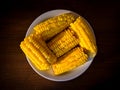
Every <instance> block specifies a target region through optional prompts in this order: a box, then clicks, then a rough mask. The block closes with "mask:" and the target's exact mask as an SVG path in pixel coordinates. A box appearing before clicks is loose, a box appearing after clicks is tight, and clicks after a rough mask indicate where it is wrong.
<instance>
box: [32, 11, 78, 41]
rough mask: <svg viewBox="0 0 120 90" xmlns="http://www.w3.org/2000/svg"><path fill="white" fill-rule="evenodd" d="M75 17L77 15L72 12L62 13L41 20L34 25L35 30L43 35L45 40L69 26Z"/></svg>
mask: <svg viewBox="0 0 120 90" xmlns="http://www.w3.org/2000/svg"><path fill="white" fill-rule="evenodd" d="M75 19H76V18H75V16H74V15H73V14H71V13H65V14H61V15H58V16H55V17H52V18H50V19H48V20H46V21H43V22H41V23H40V24H38V25H36V26H35V27H34V30H35V31H36V32H37V33H40V34H41V35H42V37H43V40H49V39H50V38H51V37H53V36H54V35H56V34H57V33H59V32H61V31H62V30H64V29H65V28H66V27H68V26H69V25H70V23H72V22H73V21H75Z"/></svg>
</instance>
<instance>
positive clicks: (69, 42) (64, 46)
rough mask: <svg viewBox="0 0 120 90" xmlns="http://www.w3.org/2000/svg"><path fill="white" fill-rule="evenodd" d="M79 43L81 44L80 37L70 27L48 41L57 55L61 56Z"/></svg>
mask: <svg viewBox="0 0 120 90" xmlns="http://www.w3.org/2000/svg"><path fill="white" fill-rule="evenodd" d="M77 44H79V39H78V37H77V36H76V33H75V32H74V31H72V30H70V29H67V30H64V31H62V32H61V33H60V34H59V35H57V36H56V37H54V38H53V39H52V40H51V41H50V42H48V44H47V45H48V47H49V48H50V49H51V50H52V51H53V52H54V53H55V54H56V56H57V57H60V56H61V55H63V54H65V53H66V52H68V51H69V50H71V49H72V48H73V47H75V46H76V45H77Z"/></svg>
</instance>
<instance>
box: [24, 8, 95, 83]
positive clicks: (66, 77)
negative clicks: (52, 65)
mask: <svg viewBox="0 0 120 90" xmlns="http://www.w3.org/2000/svg"><path fill="white" fill-rule="evenodd" d="M69 12H70V13H73V14H75V15H76V16H78V14H77V13H75V12H73V11H69V10H62V9H57V10H51V11H48V12H45V13H43V14H42V15H40V16H39V17H38V18H36V19H35V20H34V21H33V23H32V24H31V25H30V27H29V29H28V31H27V33H26V36H28V35H29V34H30V33H31V31H32V30H33V27H34V26H35V25H37V24H38V23H40V22H41V21H43V20H45V19H48V18H50V17H53V16H57V15H59V14H62V13H69ZM91 30H92V32H93V29H92V28H91ZM93 33H94V32H93ZM26 58H27V61H28V62H29V64H30V66H31V67H32V68H33V70H34V71H35V72H36V73H37V74H39V75H40V76H42V77H44V78H46V79H48V80H52V81H68V80H72V79H74V78H76V77H78V76H80V75H81V74H83V73H84V72H85V71H86V70H87V69H88V67H89V66H90V64H91V63H92V61H93V58H89V60H88V61H87V62H86V63H85V64H83V65H81V66H79V67H78V68H76V69H74V70H72V71H70V72H68V73H66V74H62V75H59V76H55V75H53V74H52V71H40V70H38V69H36V68H35V66H34V65H33V64H32V62H31V61H30V60H29V58H28V57H26Z"/></svg>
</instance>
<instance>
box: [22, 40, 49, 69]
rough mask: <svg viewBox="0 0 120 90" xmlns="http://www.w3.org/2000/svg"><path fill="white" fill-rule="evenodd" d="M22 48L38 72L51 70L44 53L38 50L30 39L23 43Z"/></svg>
mask: <svg viewBox="0 0 120 90" xmlns="http://www.w3.org/2000/svg"><path fill="white" fill-rule="evenodd" d="M20 47H21V49H22V50H23V52H24V53H25V55H26V56H27V57H28V58H29V59H30V61H31V62H32V63H33V65H34V66H35V67H36V68H37V69H38V70H48V69H49V68H50V65H49V63H48V62H47V61H46V59H45V58H44V56H43V55H42V53H41V52H40V51H39V50H37V49H36V47H35V46H34V45H33V44H32V43H30V42H29V41H28V39H27V40H25V41H22V42H21V44H20Z"/></svg>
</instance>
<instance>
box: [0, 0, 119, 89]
mask: <svg viewBox="0 0 120 90" xmlns="http://www.w3.org/2000/svg"><path fill="white" fill-rule="evenodd" d="M5 5H6V6H7V7H6V8H5ZM0 7H1V12H0V89H1V90H6V89H8V90H11V89H12V90H36V89H37V90H56V89H57V90H63V89H64V90H66V89H71V90H73V89H81V90H93V89H98V88H99V89H110V88H113V87H114V88H119V87H118V84H117V81H119V80H120V79H119V76H120V74H119V72H120V70H119V69H120V53H119V50H120V48H119V46H120V44H119V32H120V31H119V30H120V29H119V21H118V18H119V17H118V16H119V11H120V7H119V4H118V3H113V2H109V3H107V2H106V3H105V2H104V3H103V2H102V1H101V2H98V1H96V2H92V1H91V2H90V1H89V2H88V1H84V2H81V1H79V0H71V1H70V0H64V1H62V0H60V1H56V0H50V1H47V0H33V1H32V0H30V1H27V0H26V1H20V2H17V1H14V0H10V1H8V2H7V3H6V2H2V5H1V6H0ZM58 8H61V9H68V10H72V11H75V12H76V13H79V14H80V15H82V16H83V17H85V18H86V19H87V20H88V22H89V23H90V24H91V26H92V27H93V29H94V32H95V35H96V39H97V45H98V54H97V56H96V57H95V59H94V61H93V63H92V65H91V66H90V68H89V69H88V70H87V71H86V72H85V73H84V74H82V75H81V76H79V77H78V78H76V79H74V80H71V81H67V82H53V81H49V80H46V79H44V78H42V77H41V76H39V75H38V74H36V73H35V72H34V71H33V69H32V68H31V67H30V65H29V64H28V62H27V60H26V58H25V55H24V54H23V52H22V51H21V50H20V48H19V44H20V42H21V41H22V40H23V38H24V37H25V34H26V31H27V29H28V27H29V26H30V24H31V23H32V22H33V20H34V19H35V18H37V17H38V16H39V15H40V14H42V13H44V12H46V11H48V10H52V9H58Z"/></svg>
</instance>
